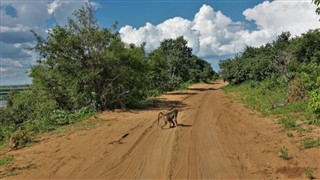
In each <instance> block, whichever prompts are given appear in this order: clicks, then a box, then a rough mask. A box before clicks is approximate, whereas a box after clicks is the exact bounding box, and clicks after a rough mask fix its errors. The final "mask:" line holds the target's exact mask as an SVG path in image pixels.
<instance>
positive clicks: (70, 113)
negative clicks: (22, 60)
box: [0, 4, 217, 142]
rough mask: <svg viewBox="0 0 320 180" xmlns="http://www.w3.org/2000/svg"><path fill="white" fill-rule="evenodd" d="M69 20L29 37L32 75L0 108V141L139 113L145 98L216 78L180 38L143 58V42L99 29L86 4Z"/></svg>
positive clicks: (162, 43) (168, 41) (144, 54)
mask: <svg viewBox="0 0 320 180" xmlns="http://www.w3.org/2000/svg"><path fill="white" fill-rule="evenodd" d="M74 16H75V18H73V19H71V18H70V19H69V21H68V24H67V25H66V26H60V25H56V26H55V27H54V28H53V29H51V30H50V31H49V32H48V36H47V37H46V38H42V37H41V36H39V35H38V34H37V33H35V32H34V31H32V32H33V34H34V35H35V37H36V40H37V43H36V45H35V47H33V48H30V50H33V51H35V52H37V53H39V55H40V57H39V59H38V61H37V64H36V65H35V66H33V67H32V69H31V74H30V76H31V77H32V78H33V82H32V85H30V86H29V87H28V91H23V92H19V93H18V92H14V93H11V94H10V95H9V96H8V97H7V106H6V107H4V108H0V142H5V141H7V140H8V139H9V137H10V136H11V135H12V134H14V132H15V131H18V130H19V129H23V130H24V131H26V132H28V134H36V133H39V132H45V131H50V130H53V129H55V128H56V127H57V126H61V125H67V124H72V123H74V122H75V121H78V120H80V119H83V118H86V117H88V116H91V115H93V114H94V113H95V112H98V111H102V110H106V109H113V108H135V107H143V106H145V105H146V104H147V103H146V102H147V101H146V98H147V97H150V96H153V95H157V94H159V93H162V92H166V91H170V90H174V89H179V88H183V87H184V86H186V84H191V83H195V82H200V81H202V82H207V81H209V80H211V79H212V78H214V77H217V74H216V73H215V72H214V71H213V70H212V68H211V66H210V64H209V63H207V62H206V61H204V60H203V59H200V58H198V57H197V56H195V55H193V54H192V49H191V48H189V47H188V46H187V41H186V40H185V39H184V38H183V37H178V38H177V39H166V40H164V41H163V42H161V45H160V47H159V48H157V49H155V50H154V51H152V52H150V53H146V52H145V49H144V44H142V45H140V46H136V45H133V44H126V43H124V42H122V40H121V38H120V35H119V33H118V32H116V31H115V29H116V24H115V25H114V26H113V27H112V28H102V27H100V26H99V24H98V23H97V21H96V19H95V17H94V11H93V8H92V7H91V5H90V4H86V5H85V6H84V7H82V8H80V9H79V10H77V11H75V12H74Z"/></svg>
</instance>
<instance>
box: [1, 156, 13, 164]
mask: <svg viewBox="0 0 320 180" xmlns="http://www.w3.org/2000/svg"><path fill="white" fill-rule="evenodd" d="M12 162H13V157H12V156H5V157H3V158H2V159H0V166H8V165H10V164H11V163H12Z"/></svg>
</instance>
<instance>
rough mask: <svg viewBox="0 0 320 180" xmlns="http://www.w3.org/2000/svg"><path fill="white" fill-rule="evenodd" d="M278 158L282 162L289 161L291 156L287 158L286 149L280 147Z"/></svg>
mask: <svg viewBox="0 0 320 180" xmlns="http://www.w3.org/2000/svg"><path fill="white" fill-rule="evenodd" d="M279 157H281V158H282V159H284V160H289V159H291V156H289V152H288V148H286V147H282V148H281V149H280V152H279Z"/></svg>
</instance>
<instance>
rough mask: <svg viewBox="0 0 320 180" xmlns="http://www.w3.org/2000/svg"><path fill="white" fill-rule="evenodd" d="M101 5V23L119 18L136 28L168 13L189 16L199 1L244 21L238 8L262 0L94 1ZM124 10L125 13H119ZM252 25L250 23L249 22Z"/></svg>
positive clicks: (107, 24) (169, 14) (157, 19)
mask: <svg viewBox="0 0 320 180" xmlns="http://www.w3.org/2000/svg"><path fill="white" fill-rule="evenodd" d="M96 2H98V3H99V4H100V5H101V6H102V8H99V9H98V10H97V13H96V15H97V18H98V19H99V20H101V21H100V23H101V24H102V25H104V26H110V23H112V22H114V21H116V20H117V21H119V27H122V26H124V25H132V26H134V27H136V28H138V27H141V26H144V25H145V23H146V22H150V23H152V24H159V23H161V22H163V21H165V20H167V19H169V18H172V17H176V16H179V17H182V18H185V19H193V17H194V15H195V14H196V13H197V12H198V11H199V9H200V7H201V6H202V5H203V4H207V5H210V6H211V7H213V8H214V9H216V10H220V11H222V12H223V13H224V14H226V15H228V16H229V17H230V18H231V19H233V20H234V21H245V17H244V16H243V15H242V12H243V11H244V10H245V9H247V8H249V7H254V6H255V5H257V4H259V3H261V2H263V1H262V0H233V1H228V0H216V1H212V0H211V1H201V0H190V1H188V0H180V1H179V0H174V1H169V0H156V1H147V0H144V1H142V0H131V1H128V0H126V1H125V0H118V1H117V0H113V1H96ZM123 12H126V13H123ZM247 23H249V22H247ZM251 24H252V25H254V24H253V23H251Z"/></svg>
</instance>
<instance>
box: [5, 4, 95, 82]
mask: <svg viewBox="0 0 320 180" xmlns="http://www.w3.org/2000/svg"><path fill="white" fill-rule="evenodd" d="M85 2H89V0H76V1H75V0H41V1H11V0H1V4H0V16H1V21H0V28H1V31H0V46H1V48H0V49H1V53H0V59H1V65H2V66H1V68H2V69H1V82H2V83H4V84H14V83H18V82H19V83H21V82H23V81H25V82H30V78H27V75H26V73H25V72H26V71H28V70H29V69H30V66H31V65H33V64H34V63H35V60H36V59H37V54H36V53H35V52H31V51H28V50H26V49H25V48H26V47H33V46H34V44H35V37H34V36H33V34H32V33H31V32H30V30H31V29H34V30H35V31H36V32H37V33H38V34H39V35H40V36H42V37H45V36H46V30H47V28H48V27H46V22H47V21H48V20H52V18H53V20H56V21H57V22H58V23H59V24H62V25H64V24H65V23H66V22H67V17H70V16H72V13H73V12H74V10H76V9H78V8H80V7H81V6H82V5H84V3H85ZM90 4H91V5H92V6H93V7H95V8H98V7H99V4H98V3H94V2H90ZM7 7H10V8H12V9H13V10H14V11H15V14H14V15H13V16H12V14H7V12H6V8H7Z"/></svg>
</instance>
